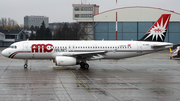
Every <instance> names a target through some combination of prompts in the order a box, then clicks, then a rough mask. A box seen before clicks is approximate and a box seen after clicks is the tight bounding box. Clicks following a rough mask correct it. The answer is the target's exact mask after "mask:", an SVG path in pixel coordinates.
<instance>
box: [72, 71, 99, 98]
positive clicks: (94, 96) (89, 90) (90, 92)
mask: <svg viewBox="0 0 180 101" xmlns="http://www.w3.org/2000/svg"><path fill="white" fill-rule="evenodd" d="M69 71H70V72H71V74H72V75H73V76H74V77H75V78H76V80H77V81H78V82H79V84H81V85H82V86H83V87H84V88H85V89H86V90H87V91H88V92H89V93H91V95H93V96H94V97H95V98H96V99H97V100H98V101H101V100H99V99H98V97H97V96H95V95H94V94H93V93H92V92H91V91H90V90H89V89H88V88H87V87H86V86H85V85H84V84H82V83H81V81H79V79H78V78H77V77H76V75H74V73H73V72H72V71H71V70H70V69H69Z"/></svg>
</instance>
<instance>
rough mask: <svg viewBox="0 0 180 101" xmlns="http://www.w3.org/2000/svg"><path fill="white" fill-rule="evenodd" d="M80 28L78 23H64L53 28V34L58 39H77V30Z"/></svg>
mask: <svg viewBox="0 0 180 101" xmlns="http://www.w3.org/2000/svg"><path fill="white" fill-rule="evenodd" d="M79 30H80V25H79V23H64V24H63V26H59V27H58V28H57V29H56V30H55V34H54V36H53V38H54V39H56V40H57V39H58V40H78V32H79Z"/></svg>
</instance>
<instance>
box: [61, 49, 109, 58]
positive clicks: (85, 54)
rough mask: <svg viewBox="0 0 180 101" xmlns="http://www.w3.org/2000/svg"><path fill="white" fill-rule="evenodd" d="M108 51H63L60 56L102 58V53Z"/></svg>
mask: <svg viewBox="0 0 180 101" xmlns="http://www.w3.org/2000/svg"><path fill="white" fill-rule="evenodd" d="M107 52H109V51H87V52H81V51H80V52H73V51H71V52H63V53H61V54H58V55H61V56H71V57H76V58H82V59H92V60H93V59H102V58H104V56H103V55H105V53H107Z"/></svg>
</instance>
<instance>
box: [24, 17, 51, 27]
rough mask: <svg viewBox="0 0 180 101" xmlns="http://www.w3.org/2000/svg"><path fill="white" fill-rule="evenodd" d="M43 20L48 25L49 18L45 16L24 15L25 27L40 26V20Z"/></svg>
mask: <svg viewBox="0 0 180 101" xmlns="http://www.w3.org/2000/svg"><path fill="white" fill-rule="evenodd" d="M43 21H44V23H45V26H46V27H49V18H48V17H45V16H25V17H24V25H25V26H27V27H29V28H30V27H31V26H34V27H35V26H38V27H40V26H41V24H42V22H43Z"/></svg>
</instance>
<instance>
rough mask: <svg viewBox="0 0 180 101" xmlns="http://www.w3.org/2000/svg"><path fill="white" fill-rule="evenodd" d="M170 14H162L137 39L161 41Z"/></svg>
mask: <svg viewBox="0 0 180 101" xmlns="http://www.w3.org/2000/svg"><path fill="white" fill-rule="evenodd" d="M170 17H171V14H162V15H161V17H160V18H159V19H158V20H157V21H156V22H155V23H154V25H153V26H152V27H151V28H150V29H149V31H148V32H147V33H146V34H145V35H144V36H143V37H142V38H141V39H140V40H139V41H159V42H163V41H164V40H165V37H166V31H167V28H168V25H169V20H170Z"/></svg>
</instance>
